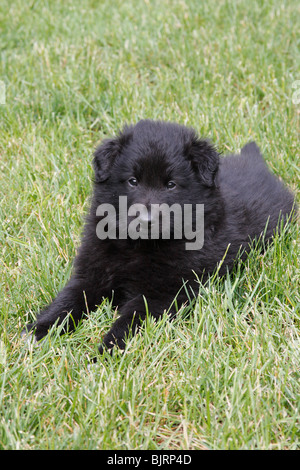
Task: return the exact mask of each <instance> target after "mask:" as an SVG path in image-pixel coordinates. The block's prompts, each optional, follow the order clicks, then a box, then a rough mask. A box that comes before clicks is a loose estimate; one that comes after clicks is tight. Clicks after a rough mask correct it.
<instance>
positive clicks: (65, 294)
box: [25, 279, 96, 341]
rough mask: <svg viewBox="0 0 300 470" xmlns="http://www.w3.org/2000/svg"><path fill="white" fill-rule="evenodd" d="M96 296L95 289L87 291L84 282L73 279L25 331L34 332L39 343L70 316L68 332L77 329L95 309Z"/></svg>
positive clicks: (67, 325) (67, 326)
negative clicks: (83, 319) (86, 315)
mask: <svg viewBox="0 0 300 470" xmlns="http://www.w3.org/2000/svg"><path fill="white" fill-rule="evenodd" d="M95 302H96V296H95V292H94V291H93V289H87V288H86V287H85V284H84V282H82V281H80V280H77V279H71V280H70V282H69V283H68V284H67V285H66V287H65V288H64V289H63V290H62V291H61V292H60V293H59V294H58V295H57V297H56V298H55V299H54V300H53V302H52V303H51V304H50V305H48V307H46V308H44V310H42V312H41V313H40V314H39V315H38V317H37V320H36V321H35V322H34V323H30V324H28V325H27V326H26V328H25V331H26V330H27V331H28V332H29V331H31V330H32V331H34V334H35V338H36V340H37V341H39V340H40V339H42V338H43V337H44V336H46V334H47V333H48V330H49V329H50V328H51V326H53V325H54V324H55V323H56V322H57V323H58V324H61V323H62V322H63V320H64V319H65V318H66V317H67V316H69V318H68V321H67V324H66V330H67V331H71V330H73V329H74V328H75V326H76V325H77V323H78V322H79V320H80V319H81V317H82V315H83V314H84V313H86V312H87V311H89V310H92V309H93V308H94V307H95Z"/></svg>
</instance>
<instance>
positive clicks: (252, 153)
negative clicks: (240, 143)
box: [241, 142, 263, 159]
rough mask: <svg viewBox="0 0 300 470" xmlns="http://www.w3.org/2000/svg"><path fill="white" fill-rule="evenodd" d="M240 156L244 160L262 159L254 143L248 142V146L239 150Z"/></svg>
mask: <svg viewBox="0 0 300 470" xmlns="http://www.w3.org/2000/svg"><path fill="white" fill-rule="evenodd" d="M241 155H243V156H244V157H246V158H249V157H250V158H253V157H256V158H261V159H262V158H263V157H262V154H261V153H260V150H259V147H258V145H257V144H256V142H249V143H248V144H246V145H245V146H244V147H243V148H242V150H241Z"/></svg>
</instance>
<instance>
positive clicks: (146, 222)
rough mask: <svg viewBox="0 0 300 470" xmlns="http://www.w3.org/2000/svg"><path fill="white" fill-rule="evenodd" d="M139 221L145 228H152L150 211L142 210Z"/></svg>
mask: <svg viewBox="0 0 300 470" xmlns="http://www.w3.org/2000/svg"><path fill="white" fill-rule="evenodd" d="M138 221H139V223H140V224H141V227H142V228H144V229H148V228H150V227H151V225H152V223H153V221H152V218H151V213H150V211H147V212H145V213H143V212H142V213H141V214H140V215H139V218H138Z"/></svg>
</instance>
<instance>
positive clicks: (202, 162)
mask: <svg viewBox="0 0 300 470" xmlns="http://www.w3.org/2000/svg"><path fill="white" fill-rule="evenodd" d="M188 158H189V160H190V161H191V164H192V167H193V169H194V171H195V172H196V173H197V174H198V177H199V178H200V180H201V182H202V183H203V184H204V185H205V186H208V187H210V188H211V187H213V186H215V177H216V174H217V171H218V168H219V154H218V152H217V151H216V150H215V149H214V147H213V146H212V145H211V144H210V143H209V142H207V141H206V140H202V139H198V138H197V137H195V138H194V139H193V140H192V143H191V145H190V146H189V149H188Z"/></svg>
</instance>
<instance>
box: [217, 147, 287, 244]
mask: <svg viewBox="0 0 300 470" xmlns="http://www.w3.org/2000/svg"><path fill="white" fill-rule="evenodd" d="M218 184H219V187H220V190H221V193H222V196H223V198H224V199H225V207H226V211H227V214H229V215H230V214H233V213H235V214H236V218H237V219H238V220H237V221H238V223H239V225H240V226H242V227H243V228H244V229H245V233H246V232H248V235H250V236H251V237H255V236H257V237H258V236H259V235H260V233H261V232H262V231H263V230H264V229H265V226H266V223H267V221H268V228H267V231H266V236H267V237H269V236H271V235H272V234H273V231H274V229H275V228H276V226H277V224H278V222H279V218H280V217H283V218H284V219H287V218H288V217H289V216H290V214H291V212H292V210H293V207H294V196H293V195H292V194H291V193H290V191H289V190H288V189H287V188H286V186H285V185H284V184H283V183H282V182H281V181H280V180H279V178H277V177H276V176H275V175H273V174H272V173H271V172H270V171H269V169H268V167H267V165H266V164H265V162H264V159H263V157H262V155H261V153H260V150H259V148H258V146H257V145H256V143H255V142H250V143H249V144H247V145H245V147H243V148H242V150H241V154H240V155H229V156H227V157H225V158H221V160H220V168H219V175H218Z"/></svg>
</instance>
